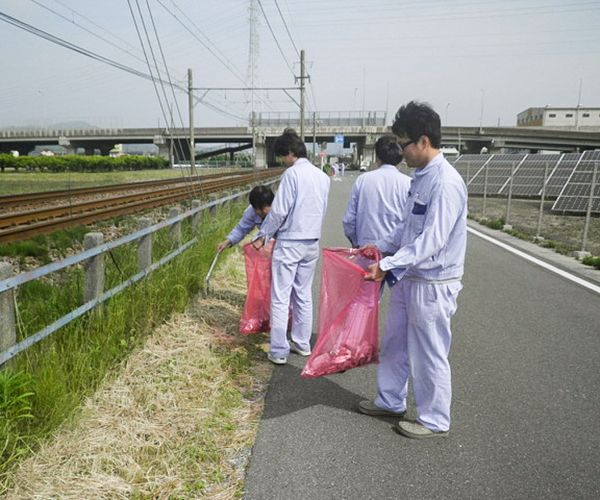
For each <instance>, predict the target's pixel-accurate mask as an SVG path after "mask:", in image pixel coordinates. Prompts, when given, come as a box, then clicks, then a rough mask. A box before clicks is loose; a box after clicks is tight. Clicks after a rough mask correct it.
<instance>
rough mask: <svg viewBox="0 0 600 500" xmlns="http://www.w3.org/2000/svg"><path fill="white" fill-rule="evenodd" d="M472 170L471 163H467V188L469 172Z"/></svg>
mask: <svg viewBox="0 0 600 500" xmlns="http://www.w3.org/2000/svg"><path fill="white" fill-rule="evenodd" d="M470 170H471V162H470V161H468V162H467V182H465V184H466V185H467V188H468V187H469V171H470Z"/></svg>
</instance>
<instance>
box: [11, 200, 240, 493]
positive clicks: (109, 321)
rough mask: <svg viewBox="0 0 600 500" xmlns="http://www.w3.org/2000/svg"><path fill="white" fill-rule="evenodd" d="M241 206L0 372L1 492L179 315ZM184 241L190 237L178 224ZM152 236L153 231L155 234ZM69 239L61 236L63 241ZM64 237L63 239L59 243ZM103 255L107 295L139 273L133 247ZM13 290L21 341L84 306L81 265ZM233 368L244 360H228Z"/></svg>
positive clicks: (162, 242) (157, 245)
mask: <svg viewBox="0 0 600 500" xmlns="http://www.w3.org/2000/svg"><path fill="white" fill-rule="evenodd" d="M244 208H245V205H243V204H238V205H235V206H234V207H233V208H231V209H229V208H223V209H221V210H220V211H219V214H218V216H217V217H211V216H209V215H208V214H205V216H204V217H203V221H202V223H201V226H200V234H199V236H198V239H199V243H198V244H197V245H194V246H193V247H192V248H190V249H189V250H187V251H186V252H185V253H184V254H182V255H180V256H178V257H176V258H175V259H174V260H173V261H171V262H170V263H169V264H167V265H166V266H163V267H162V268H160V269H158V270H156V271H155V272H153V273H151V274H150V275H149V277H147V278H146V279H145V280H142V282H140V283H137V284H136V285H133V286H132V287H129V288H128V289H126V290H125V291H123V292H122V293H121V294H119V295H117V296H116V297H113V298H112V299H111V300H110V301H108V302H107V303H105V304H104V305H101V306H99V307H98V308H97V309H96V310H94V311H93V312H91V313H88V314H87V315H85V316H83V317H82V318H79V319H77V320H75V321H73V322H71V323H69V324H68V325H66V326H65V327H63V328H62V329H61V330H59V331H58V332H56V333H54V334H53V335H52V336H50V337H49V338H47V339H45V340H43V341H42V342H40V343H38V344H36V345H35V346H33V347H31V348H29V349H28V350H26V351H25V352H23V353H21V354H20V355H19V356H17V357H16V358H15V359H14V360H12V361H11V362H9V363H8V366H7V367H6V368H5V369H4V370H3V371H2V372H0V373H1V374H2V376H1V377H0V394H2V397H3V400H2V401H0V420H2V424H0V493H1V492H2V490H3V489H4V488H6V486H7V485H6V480H7V477H8V474H9V472H10V471H11V470H12V468H13V467H14V464H15V463H16V462H17V461H18V459H20V458H21V457H22V456H24V455H27V454H28V452H29V451H30V450H34V449H35V448H36V447H37V445H38V444H39V443H40V442H41V441H43V440H44V439H46V438H47V437H48V436H50V435H51V433H52V432H53V431H54V430H56V429H57V427H58V426H59V425H60V424H61V423H63V422H65V420H67V419H68V418H69V417H70V416H71V415H73V413H74V412H75V411H76V409H77V408H78V407H79V405H80V404H81V402H82V400H83V398H85V397H86V396H87V395H89V394H91V393H92V392H93V391H94V390H95V388H96V387H97V386H98V384H99V383H100V382H101V381H102V380H103V379H104V378H105V377H106V376H107V374H109V373H110V372H111V370H112V369H113V368H114V367H115V366H116V365H117V364H118V363H119V362H121V361H122V360H123V359H124V358H126V357H127V355H128V354H129V353H130V352H131V351H132V349H133V348H134V347H136V346H138V345H140V343H141V342H142V341H143V340H144V338H145V337H146V336H147V335H148V334H150V333H151V332H152V331H153V329H154V328H155V327H156V326H157V325H159V324H161V323H163V322H164V321H165V320H166V319H168V318H169V317H170V316H171V314H172V313H174V312H178V311H183V310H184V309H185V307H186V305H187V303H188V300H189V298H190V297H191V296H193V295H194V294H195V293H197V292H198V291H199V290H200V287H201V285H202V282H203V278H204V276H205V275H206V272H207V270H208V267H209V265H210V263H211V261H212V259H213V257H214V253H215V247H216V244H217V243H218V242H219V241H221V240H222V239H223V238H224V237H225V236H226V234H227V232H228V230H229V228H230V227H231V226H232V225H233V224H235V222H237V220H238V219H239V217H240V215H241V213H242V211H243V209H244ZM182 229H183V234H184V241H187V240H188V239H189V237H190V235H191V227H190V225H189V222H188V223H185V224H184V226H183V228H182ZM155 234H156V233H155ZM65 238H66V236H65ZM65 243H66V240H64V241H63V244H65ZM170 246H171V243H170V241H169V238H168V232H167V230H163V231H160V232H159V233H158V234H156V237H155V240H154V243H153V253H154V259H155V260H156V258H158V257H160V256H162V255H164V254H166V253H167V252H168V251H169V250H170ZM113 257H114V259H113V258H111V257H110V256H106V257H105V265H106V272H105V276H106V285H105V289H106V290H108V289H109V288H111V287H112V286H114V285H116V284H117V283H120V282H121V281H123V280H124V279H126V278H127V277H129V276H131V275H132V274H134V273H135V272H137V269H136V266H137V249H136V246H135V245H134V244H129V245H126V246H123V247H119V248H118V249H115V250H114V251H113ZM51 276H52V277H51V279H40V280H36V281H33V282H29V283H27V284H25V285H23V286H21V287H20V288H19V289H18V292H17V304H18V313H19V315H18V320H19V321H18V323H19V328H18V337H19V339H22V338H25V337H27V336H29V335H31V334H32V333H34V332H36V331H37V330H39V329H41V328H43V327H44V326H47V325H48V324H50V323H51V322H52V321H53V320H55V319H57V318H59V317H60V316H62V315H64V314H66V313H67V312H69V311H70V310H72V309H74V308H75V307H77V306H79V305H80V304H81V303H82V290H83V271H82V268H81V267H76V268H74V269H69V270H68V271H66V272H63V273H54V274H53V275H51ZM229 361H231V362H233V365H234V366H236V365H237V366H240V365H243V364H244V360H241V359H239V360H238V359H233V358H231V359H230V360H229Z"/></svg>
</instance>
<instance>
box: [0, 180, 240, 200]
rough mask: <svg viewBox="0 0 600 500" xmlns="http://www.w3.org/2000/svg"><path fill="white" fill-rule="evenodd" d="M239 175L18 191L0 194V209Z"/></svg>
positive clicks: (191, 183) (190, 183)
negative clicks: (54, 189) (32, 191)
mask: <svg viewBox="0 0 600 500" xmlns="http://www.w3.org/2000/svg"><path fill="white" fill-rule="evenodd" d="M241 175H248V174H244V173H242V172H230V173H226V174H221V173H217V174H208V175H197V176H193V177H185V178H179V177H175V178H172V179H159V180H154V181H142V182H126V183H122V184H108V185H106V186H94V187H85V188H74V189H61V190H56V191H42V192H37V193H20V194H11V195H5V196H0V209H3V208H8V207H13V206H23V205H31V204H37V203H53V202H58V201H61V200H62V201H64V200H68V199H71V198H77V197H82V196H94V195H101V194H104V193H116V192H119V191H138V190H148V189H152V188H154V187H156V186H165V185H172V184H186V185H194V184H197V183H199V182H204V181H206V180H210V179H223V178H229V177H239V176H241Z"/></svg>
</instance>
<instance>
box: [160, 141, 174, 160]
mask: <svg viewBox="0 0 600 500" xmlns="http://www.w3.org/2000/svg"><path fill="white" fill-rule="evenodd" d="M158 156H160V157H161V158H164V159H165V160H169V159H170V157H171V144H170V141H169V143H165V144H159V145H158Z"/></svg>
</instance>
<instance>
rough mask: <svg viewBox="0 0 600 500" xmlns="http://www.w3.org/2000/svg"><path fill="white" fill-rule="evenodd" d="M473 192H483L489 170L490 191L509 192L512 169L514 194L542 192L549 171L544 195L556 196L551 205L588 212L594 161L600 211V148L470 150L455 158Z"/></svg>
mask: <svg viewBox="0 0 600 500" xmlns="http://www.w3.org/2000/svg"><path fill="white" fill-rule="evenodd" d="M453 164H454V167H455V168H456V170H457V171H458V172H459V174H460V175H461V176H462V178H463V180H464V181H465V182H466V184H467V187H468V190H469V194H470V195H483V191H484V184H485V182H486V181H485V172H486V170H487V195H489V196H498V195H500V196H508V193H509V188H510V174H511V171H512V172H513V179H512V196H514V197H539V196H541V192H542V186H543V182H544V176H545V175H546V173H547V182H546V191H545V196H546V198H547V199H556V201H555V203H554V205H553V207H552V209H553V210H556V211H562V212H573V213H575V212H576V213H582V212H583V213H585V212H586V210H587V205H588V199H589V195H590V186H591V183H592V176H593V169H594V165H595V164H597V165H598V167H597V168H598V173H597V178H596V187H595V190H594V196H593V204H592V213H600V150H597V151H585V152H584V153H583V154H582V153H566V154H527V155H525V154H501V155H497V154H492V155H490V154H486V155H482V154H468V155H461V156H459V157H458V158H455V159H454V161H453Z"/></svg>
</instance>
